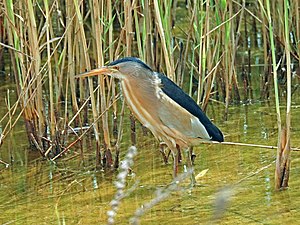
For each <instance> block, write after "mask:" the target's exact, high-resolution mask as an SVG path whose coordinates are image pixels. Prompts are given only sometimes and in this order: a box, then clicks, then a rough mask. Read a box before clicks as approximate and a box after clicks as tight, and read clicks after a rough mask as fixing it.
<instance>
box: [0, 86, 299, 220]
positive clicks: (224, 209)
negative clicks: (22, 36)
mask: <svg viewBox="0 0 300 225" xmlns="http://www.w3.org/2000/svg"><path fill="white" fill-rule="evenodd" d="M5 85H8V86H6V87H5V88H1V89H0V90H1V99H0V101H1V105H2V103H3V102H4V100H3V97H4V96H5V93H6V90H7V88H11V86H9V82H8V83H6V84H5ZM1 87H4V84H2V85H1ZM13 95H14V94H13V92H12V100H13ZM297 99H299V98H298V97H297ZM297 99H296V100H295V101H294V103H293V109H292V126H293V127H292V146H299V144H300V143H299V140H298V139H297V133H298V131H299V129H300V126H299V123H297V121H298V120H299V115H300V112H299V107H298V105H297V102H299V101H297ZM212 106H213V107H212ZM274 108H275V107H274V104H273V103H272V102H270V103H269V104H268V103H260V102H256V103H253V104H249V105H239V106H231V107H230V110H229V116H228V122H224V121H223V120H222V113H223V110H222V107H221V106H219V105H216V104H214V103H212V104H211V105H210V108H209V110H208V114H209V115H213V117H214V118H215V122H216V124H218V126H219V127H220V128H221V130H222V131H223V132H224V134H225V135H226V137H225V138H226V141H235V142H245V143H255V144H264V145H274V146H275V145H276V141H277V128H276V114H275V109H274ZM2 110H3V111H1V115H3V113H4V112H5V109H2ZM2 129H3V128H2ZM23 130H24V127H23V124H22V121H20V123H18V124H17V126H16V127H15V129H14V132H13V133H12V135H11V136H10V137H7V139H5V142H4V144H3V146H2V147H1V150H0V159H2V160H4V161H6V162H9V163H10V164H11V166H9V167H8V168H5V166H4V165H3V164H0V211H1V213H0V223H1V224H96V223H97V224H105V223H106V221H107V211H108V210H110V209H111V207H110V205H109V203H110V201H111V200H112V198H113V196H114V195H115V191H116V188H115V187H114V184H113V181H114V180H115V177H116V173H112V172H109V171H95V170H94V160H90V158H91V157H92V156H93V153H94V152H93V150H87V152H85V159H86V162H85V163H84V164H82V163H81V161H80V159H79V156H76V154H75V153H74V152H73V153H69V155H68V156H65V158H63V159H60V160H58V161H57V163H56V164H54V163H51V162H49V161H47V160H43V159H41V158H40V157H39V155H38V153H36V152H32V151H29V150H28V149H27V139H26V138H27V137H26V134H25V133H24V131H23ZM137 132H138V145H137V148H138V155H137V156H136V157H135V160H134V162H135V163H134V165H133V166H132V170H133V174H132V175H131V176H129V177H127V183H126V188H125V190H129V189H130V188H131V187H133V186H135V188H134V189H133V190H131V192H130V193H129V194H128V196H126V197H125V198H124V199H123V200H122V201H121V203H120V207H119V210H118V213H117V215H116V218H115V219H116V224H128V223H129V222H128V221H129V219H130V218H131V217H132V216H133V215H134V213H135V211H136V210H137V209H138V208H139V207H142V206H143V205H146V204H147V203H148V202H149V201H151V200H152V199H154V198H155V197H156V192H157V190H163V189H164V188H167V187H168V185H169V184H170V183H171V181H172V165H171V164H169V165H164V164H163V163H162V157H161V154H160V153H159V151H158V144H157V142H156V141H155V140H154V139H153V137H152V136H151V135H148V136H143V132H142V130H141V129H140V128H139V129H138V131H137ZM122 144H123V145H122V148H121V150H122V155H124V154H125V152H126V148H127V147H126V146H128V145H129V143H126V140H124V141H123V143H122ZM194 151H195V153H196V154H197V157H196V164H195V173H196V174H198V173H200V172H201V171H203V170H205V169H208V171H207V173H206V174H204V175H203V177H201V178H200V179H199V181H198V184H199V185H197V186H196V187H194V188H192V189H190V188H189V180H188V179H186V180H184V181H183V182H181V183H180V184H179V187H180V188H179V189H178V191H174V192H171V193H169V196H168V197H167V198H166V199H164V200H163V201H161V202H159V203H158V204H157V205H155V206H154V207H153V208H151V209H150V210H149V211H147V212H146V214H145V215H143V216H142V217H141V224H158V223H159V224H172V223H173V224H210V223H212V222H216V223H217V224H284V223H289V224H298V221H299V220H300V212H299V210H298V209H299V207H300V201H299V194H300V181H299V179H298V178H299V175H300V166H299V163H298V162H299V156H300V155H299V154H300V153H298V152H293V153H292V170H291V177H290V183H289V184H290V188H289V189H288V190H286V191H282V192H275V191H274V160H275V150H271V149H263V148H253V147H243V146H225V145H202V146H199V147H197V148H195V149H194ZM71 156H74V158H73V159H72V160H66V158H68V157H71ZM92 158H93V157H92ZM170 161H171V160H170ZM180 170H181V172H182V171H183V164H182V165H181V166H180Z"/></svg>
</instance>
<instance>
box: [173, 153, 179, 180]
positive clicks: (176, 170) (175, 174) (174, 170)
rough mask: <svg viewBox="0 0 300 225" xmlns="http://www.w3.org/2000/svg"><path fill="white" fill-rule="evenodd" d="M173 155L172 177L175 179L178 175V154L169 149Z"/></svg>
mask: <svg viewBox="0 0 300 225" xmlns="http://www.w3.org/2000/svg"><path fill="white" fill-rule="evenodd" d="M171 151H172V154H173V161H174V162H173V177H174V178H175V177H177V174H178V152H177V149H176V148H175V149H171Z"/></svg>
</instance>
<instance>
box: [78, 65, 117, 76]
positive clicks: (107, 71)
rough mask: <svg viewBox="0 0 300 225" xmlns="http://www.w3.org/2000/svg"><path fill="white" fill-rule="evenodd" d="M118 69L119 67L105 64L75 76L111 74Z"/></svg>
mask: <svg viewBox="0 0 300 225" xmlns="http://www.w3.org/2000/svg"><path fill="white" fill-rule="evenodd" d="M117 71H118V68H117V67H115V66H104V67H101V68H98V69H93V70H91V71H88V72H85V73H81V74H78V75H76V76H75V78H84V77H91V76H96V75H110V74H112V73H115V72H117Z"/></svg>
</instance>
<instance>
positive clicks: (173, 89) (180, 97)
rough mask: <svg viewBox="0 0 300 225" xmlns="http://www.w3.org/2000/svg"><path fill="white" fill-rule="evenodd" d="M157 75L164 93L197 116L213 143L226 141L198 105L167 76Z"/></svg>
mask: <svg viewBox="0 0 300 225" xmlns="http://www.w3.org/2000/svg"><path fill="white" fill-rule="evenodd" d="M157 74H158V77H159V79H160V80H161V83H162V87H161V89H162V90H163V92H164V93H165V94H166V95H168V96H169V97H170V98H171V99H173V100H174V101H175V102H176V103H177V104H179V105H180V106H181V107H183V108H185V109H186V110H187V111H188V112H189V113H191V114H192V115H194V116H196V117H197V118H198V119H199V121H200V122H201V123H202V124H203V126H204V127H205V128H206V130H207V133H208V134H209V136H210V137H211V140H212V141H219V142H222V141H224V137H223V134H222V132H221V131H220V130H219V128H217V127H216V126H215V125H214V124H213V123H212V122H211V121H210V119H209V118H208V117H207V116H206V115H205V113H204V112H203V111H202V110H201V109H200V107H199V106H198V105H197V103H196V102H195V101H194V100H193V99H192V98H191V97H190V96H189V95H187V94H186V93H185V92H184V91H183V90H182V89H181V88H180V87H178V86H177V85H176V84H175V83H174V82H173V81H172V80H170V79H169V78H168V77H167V76H165V75H163V74H161V73H157Z"/></svg>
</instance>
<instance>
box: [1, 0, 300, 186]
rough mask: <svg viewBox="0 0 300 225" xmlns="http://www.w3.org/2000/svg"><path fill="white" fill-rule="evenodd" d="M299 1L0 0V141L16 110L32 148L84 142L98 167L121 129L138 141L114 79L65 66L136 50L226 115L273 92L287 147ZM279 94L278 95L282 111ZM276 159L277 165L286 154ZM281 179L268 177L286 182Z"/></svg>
mask: <svg viewBox="0 0 300 225" xmlns="http://www.w3.org/2000/svg"><path fill="white" fill-rule="evenodd" d="M299 8H300V3H299V1H298V0H290V1H288V0H277V1H272V2H270V1H269V0H265V1H263V0H259V1H226V0H220V1H201V0H199V1H189V0H187V1H179V0H173V1H168V0H140V1H134V0H126V1H117V0H116V1H113V0H107V1H97V0H89V1H76V0H74V1H71V0H65V1H57V0H53V1H48V0H44V1H33V0H26V1H25V0H20V1H12V0H4V1H3V2H2V3H0V34H1V36H0V59H4V58H5V57H7V55H8V54H6V51H8V52H9V56H10V62H11V63H8V60H7V59H5V60H2V61H1V62H0V68H2V70H4V71H5V73H4V75H3V74H1V75H0V76H2V77H3V76H6V75H8V74H10V75H11V76H12V77H13V78H12V79H13V80H14V82H15V84H16V90H17V95H18V99H17V101H16V102H11V101H10V95H9V92H8V94H7V98H6V107H7V113H6V114H5V115H4V116H3V117H2V118H0V124H1V126H2V127H3V129H2V131H1V134H0V147H1V145H2V144H3V142H5V138H6V137H7V136H8V135H9V133H10V132H11V131H12V130H13V128H14V126H15V124H16V123H17V121H18V120H19V119H20V118H21V117H22V118H23V119H24V122H25V129H26V132H27V135H28V141H29V143H30V146H31V147H32V148H34V149H37V150H38V151H39V152H40V153H41V155H42V156H45V157H47V158H49V159H52V160H56V159H57V158H59V157H60V156H62V155H64V154H65V153H66V152H68V151H69V150H71V149H73V150H76V151H78V154H79V155H80V157H82V159H83V158H84V151H85V150H84V149H85V148H86V147H87V146H91V145H93V146H94V147H95V149H96V150H95V166H96V167H97V168H117V167H118V165H119V153H120V145H121V139H122V134H123V133H122V130H123V129H128V130H129V129H130V130H131V136H130V138H131V142H132V144H133V145H134V144H136V137H135V129H136V127H135V121H134V118H133V116H132V115H131V116H130V120H131V124H130V128H129V127H125V126H127V125H125V124H124V117H126V116H127V114H126V113H124V112H125V109H126V108H125V106H124V103H120V101H119V99H120V94H119V87H118V85H117V81H115V80H114V79H109V78H104V77H102V76H101V77H99V78H97V80H92V79H88V80H85V81H84V80H76V79H74V76H75V75H76V74H79V73H82V72H84V71H87V70H91V69H92V68H96V67H101V66H103V65H105V63H106V62H108V61H113V60H114V59H117V58H120V57H124V56H137V57H139V58H141V59H142V60H143V61H145V62H146V63H147V64H148V65H150V66H151V67H152V68H153V69H154V70H157V71H160V72H163V73H165V74H166V75H168V76H169V77H170V78H171V79H172V80H174V81H175V82H176V83H177V84H178V85H179V86H181V87H182V88H184V89H185V91H186V92H188V93H189V94H190V95H191V96H193V97H194V98H195V100H196V101H197V103H198V104H199V105H201V107H202V108H203V110H204V111H205V110H206V109H207V107H208V105H209V103H210V102H215V103H216V104H219V105H222V106H223V109H224V120H227V119H228V118H227V116H228V108H229V106H230V105H231V104H241V103H249V102H252V101H256V100H262V101H267V100H268V99H270V98H275V99H276V109H277V115H278V116H277V121H278V123H277V125H278V137H279V138H278V151H279V152H278V158H279V160H280V158H283V159H289V149H290V140H289V139H290V112H291V97H292V94H293V93H294V92H295V91H296V90H297V87H298V83H299V76H300V75H299V71H300V69H299V60H300V59H299V56H300V23H299V21H300V10H299ZM258 51H260V52H263V56H262V57H260V58H259V59H258V58H255V57H254V55H256V54H257V52H258ZM257 59H258V60H257ZM258 65H263V66H264V72H263V73H262V74H261V75H260V76H259V77H254V76H252V74H251V70H252V69H251V68H252V67H253V66H258ZM254 83H255V85H257V84H258V85H257V86H255V85H254ZM257 90H258V91H257ZM281 96H284V97H285V98H286V100H284V98H282V97H281ZM280 101H283V105H287V109H286V122H285V123H283V122H282V116H281V113H280ZM1 105H2V103H1ZM283 127H285V128H283ZM282 131H284V134H285V137H284V138H281V137H282V134H281V133H282ZM145 132H146V131H145ZM92 139H94V140H95V141H94V142H91V140H92ZM283 140H286V142H284V143H283ZM281 146H283V147H281ZM75 147H76V148H75ZM280 149H282V150H280ZM282 152H283V153H282ZM282 154H284V156H283V157H281V156H280V155H282ZM277 164H278V166H279V167H278V168H280V171H279V172H277V175H276V176H277V177H280V176H282V174H284V173H286V171H287V169H286V168H289V167H285V165H288V164H289V161H288V162H286V161H285V162H281V161H280V162H279V161H278V163H277ZM287 176H288V174H287ZM282 180H284V179H281V178H280V181H278V184H279V186H278V185H277V186H276V187H277V188H278V189H279V188H281V187H282V186H285V187H286V186H287V183H286V184H284V182H283V181H282Z"/></svg>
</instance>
